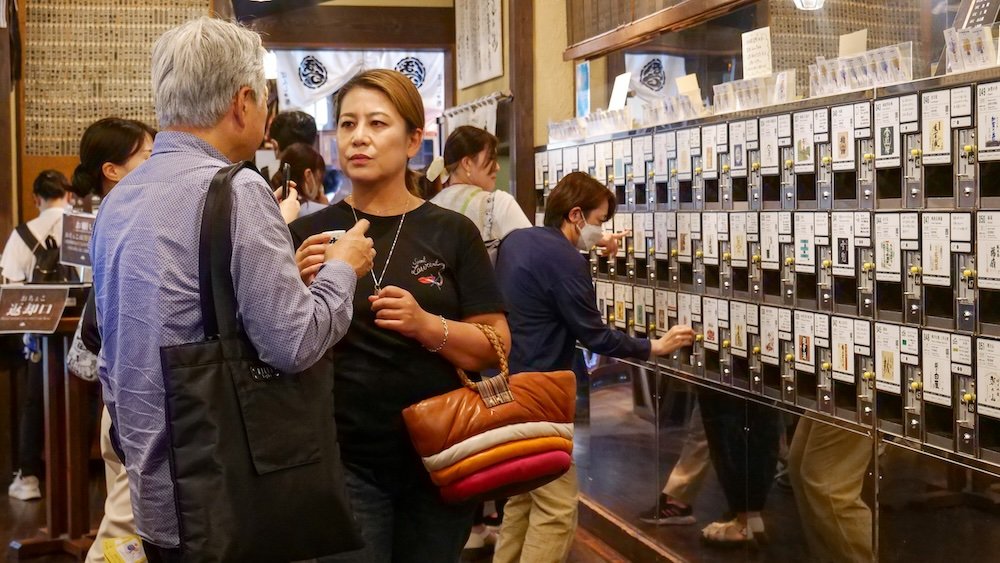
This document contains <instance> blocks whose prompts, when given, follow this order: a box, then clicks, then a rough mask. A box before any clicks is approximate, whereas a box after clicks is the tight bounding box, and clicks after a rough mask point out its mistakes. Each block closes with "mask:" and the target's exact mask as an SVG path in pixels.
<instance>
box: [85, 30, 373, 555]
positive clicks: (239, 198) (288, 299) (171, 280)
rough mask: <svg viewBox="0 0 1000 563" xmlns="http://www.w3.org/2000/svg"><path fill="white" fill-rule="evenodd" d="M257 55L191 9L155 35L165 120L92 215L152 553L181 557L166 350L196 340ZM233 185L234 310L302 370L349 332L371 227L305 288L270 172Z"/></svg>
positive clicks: (254, 87) (112, 394)
mask: <svg viewBox="0 0 1000 563" xmlns="http://www.w3.org/2000/svg"><path fill="white" fill-rule="evenodd" d="M263 59H264V50H263V48H262V46H261V40H260V37H259V36H258V35H257V34H256V33H253V32H251V31H249V30H247V29H244V28H242V27H240V26H238V25H236V24H232V23H227V22H224V21H221V20H214V19H209V18H201V19H198V20H193V21H189V22H187V23H185V24H183V25H181V26H179V27H176V28H174V29H171V30H170V31H168V32H166V33H165V34H164V35H163V36H162V37H160V39H159V40H158V41H157V42H156V45H155V46H154V47H153V60H152V69H153V71H152V78H153V92H154V95H155V100H156V114H157V118H158V120H159V125H160V127H161V129H162V131H161V132H160V133H159V134H158V135H157V137H156V141H155V143H154V145H153V155H152V157H151V158H150V159H149V160H148V161H146V162H145V163H143V164H142V165H141V166H139V167H138V168H137V169H136V170H134V171H133V172H132V173H131V174H130V175H129V176H128V177H127V178H126V179H125V180H123V181H122V182H121V183H119V184H118V185H117V186H116V187H115V190H114V191H113V192H111V194H110V195H109V196H108V198H107V200H106V201H105V202H104V204H103V205H102V206H101V214H100V217H99V218H98V220H97V222H96V225H95V227H94V237H93V240H92V242H91V254H92V256H93V262H94V286H95V291H96V295H97V297H96V302H97V311H98V324H99V326H100V329H101V336H102V340H103V348H102V349H101V355H100V376H101V382H102V383H103V387H104V398H105V401H106V403H107V405H108V409H109V411H110V413H111V418H112V422H113V425H114V428H115V429H116V430H117V438H118V442H119V444H120V446H121V449H122V451H123V453H124V457H125V464H126V469H127V471H128V474H129V479H130V487H131V491H132V499H133V501H132V504H133V509H134V512H135V522H136V528H137V530H138V532H139V534H140V535H141V536H142V538H143V540H144V541H145V542H147V556H149V557H150V560H151V561H155V560H169V559H171V558H173V557H176V554H175V553H172V552H171V550H172V549H173V548H176V547H177V546H178V545H179V543H180V539H179V533H178V522H177V517H176V514H177V510H176V507H175V500H174V499H175V497H174V485H173V483H172V481H171V476H170V468H169V461H168V447H169V439H168V435H167V429H166V425H167V419H166V414H165V412H164V391H163V374H162V371H161V368H160V348H161V347H163V346H172V345H177V344H182V343H187V342H196V341H199V340H201V339H202V338H204V332H203V327H202V318H201V309H200V302H199V289H198V240H199V233H200V224H201V214H202V209H203V207H204V204H205V197H206V194H207V191H208V186H209V183H210V182H211V179H212V177H213V175H214V174H215V173H216V172H217V171H218V170H219V169H220V168H222V167H224V166H227V165H228V164H230V163H232V162H238V161H241V160H246V159H249V158H251V157H252V156H253V154H254V151H255V150H256V149H257V147H258V146H259V145H260V143H261V140H262V139H263V136H264V123H265V120H266V116H267V110H266V107H265V104H266V100H267V92H266V82H265V79H264V66H263ZM232 192H233V202H232V217H231V221H232V230H233V233H232V238H233V257H232V264H231V270H232V276H233V283H234V291H235V294H236V297H237V301H238V304H237V305H238V312H239V316H240V321H241V323H242V325H243V328H244V330H245V331H246V333H247V335H248V336H249V338H250V340H251V341H252V343H253V344H254V347H255V348H256V350H257V352H258V354H259V355H260V359H261V360H262V361H264V362H266V363H268V364H270V365H271V366H274V367H275V368H277V369H278V370H281V371H283V372H288V373H295V372H299V371H302V370H303V369H305V368H307V367H309V366H311V365H312V364H314V363H315V362H316V361H317V360H318V359H319V358H320V357H321V356H322V355H323V354H324V353H325V352H326V351H327V350H328V349H329V348H330V346H331V345H332V344H333V343H334V342H336V341H337V340H339V339H340V337H341V336H343V335H344V333H345V332H347V328H348V326H349V324H350V320H351V315H352V312H353V311H352V298H353V295H354V289H355V284H356V281H357V276H360V275H364V274H365V273H367V272H368V271H369V270H370V269H371V264H372V257H373V256H374V251H373V250H372V243H371V241H370V240H369V239H366V238H365V237H364V229H365V228H367V225H366V224H363V225H359V226H357V227H356V228H355V229H353V230H352V231H350V232H349V233H348V234H347V236H345V237H343V238H341V239H340V240H338V241H337V243H336V244H332V245H329V246H327V249H326V255H325V258H326V260H327V261H326V265H325V267H324V268H322V269H321V270H320V272H319V274H318V275H317V276H316V278H315V281H314V282H313V283H312V284H311V285H310V286H309V287H308V288H307V287H306V286H305V285H304V284H303V283H302V281H301V280H300V278H299V274H298V269H297V268H296V264H295V261H294V257H293V255H292V253H291V251H290V249H291V239H290V238H289V234H288V229H287V228H286V227H285V223H284V221H283V220H282V217H281V214H280V213H279V209H278V205H277V204H276V203H275V199H274V196H273V194H272V193H271V191H270V189H269V188H268V185H267V183H266V182H265V181H264V179H263V178H262V177H260V176H259V175H257V174H255V173H254V172H252V171H248V170H243V171H241V172H239V173H238V174H237V175H236V177H235V178H234V181H233V187H232ZM362 223H363V222H362ZM151 552H152V553H151ZM157 552H159V553H157Z"/></svg>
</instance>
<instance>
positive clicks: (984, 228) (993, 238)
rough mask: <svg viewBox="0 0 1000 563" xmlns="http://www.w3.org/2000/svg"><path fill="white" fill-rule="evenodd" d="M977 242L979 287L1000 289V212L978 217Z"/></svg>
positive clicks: (987, 212) (981, 213)
mask: <svg viewBox="0 0 1000 563" xmlns="http://www.w3.org/2000/svg"><path fill="white" fill-rule="evenodd" d="M976 241H977V243H976V247H977V248H976V250H977V257H976V268H977V270H978V273H977V282H978V283H979V287H983V288H987V289H1000V211H980V212H979V213H978V214H977V215H976Z"/></svg>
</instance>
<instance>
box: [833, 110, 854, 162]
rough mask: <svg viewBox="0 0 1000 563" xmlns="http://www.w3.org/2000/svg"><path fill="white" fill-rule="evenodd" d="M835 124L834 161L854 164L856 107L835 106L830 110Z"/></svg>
mask: <svg viewBox="0 0 1000 563" xmlns="http://www.w3.org/2000/svg"><path fill="white" fill-rule="evenodd" d="M830 121H831V123H832V124H833V138H832V139H831V142H832V144H833V161H834V162H835V163H845V164H847V163H849V164H850V165H851V166H852V167H853V166H854V107H852V106H840V107H835V108H833V110H831V112H830Z"/></svg>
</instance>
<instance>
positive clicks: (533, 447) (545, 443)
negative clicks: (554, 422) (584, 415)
mask: <svg viewBox="0 0 1000 563" xmlns="http://www.w3.org/2000/svg"><path fill="white" fill-rule="evenodd" d="M555 450H558V451H563V452H566V453H568V454H572V453H573V441H572V440H567V439H566V438H560V437H558V436H546V437H543V438H529V439H527V440H518V441H516V442H508V443H506V444H500V445H498V446H494V447H492V448H489V449H487V450H483V451H481V452H479V453H477V454H475V455H471V456H469V457H467V458H465V459H463V460H461V461H459V462H457V463H455V464H453V465H449V466H448V467H445V468H444V469H439V470H438V471H432V472H431V480H432V481H434V484H435V485H437V486H439V487H444V486H446V485H450V484H451V483H454V482H455V481H458V480H459V479H463V478H465V477H468V476H469V475H472V474H473V473H475V472H477V471H480V470H481V469H485V468H487V467H490V466H493V465H496V464H498V463H501V462H503V461H506V460H508V459H513V458H518V457H524V456H528V455H533V454H538V453H542V452H547V451H555Z"/></svg>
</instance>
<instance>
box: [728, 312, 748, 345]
mask: <svg viewBox="0 0 1000 563" xmlns="http://www.w3.org/2000/svg"><path fill="white" fill-rule="evenodd" d="M729 326H730V330H729V334H730V345H731V346H732V348H733V349H734V350H741V351H743V352H746V350H747V306H746V303H740V302H739V301H730V302H729Z"/></svg>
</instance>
